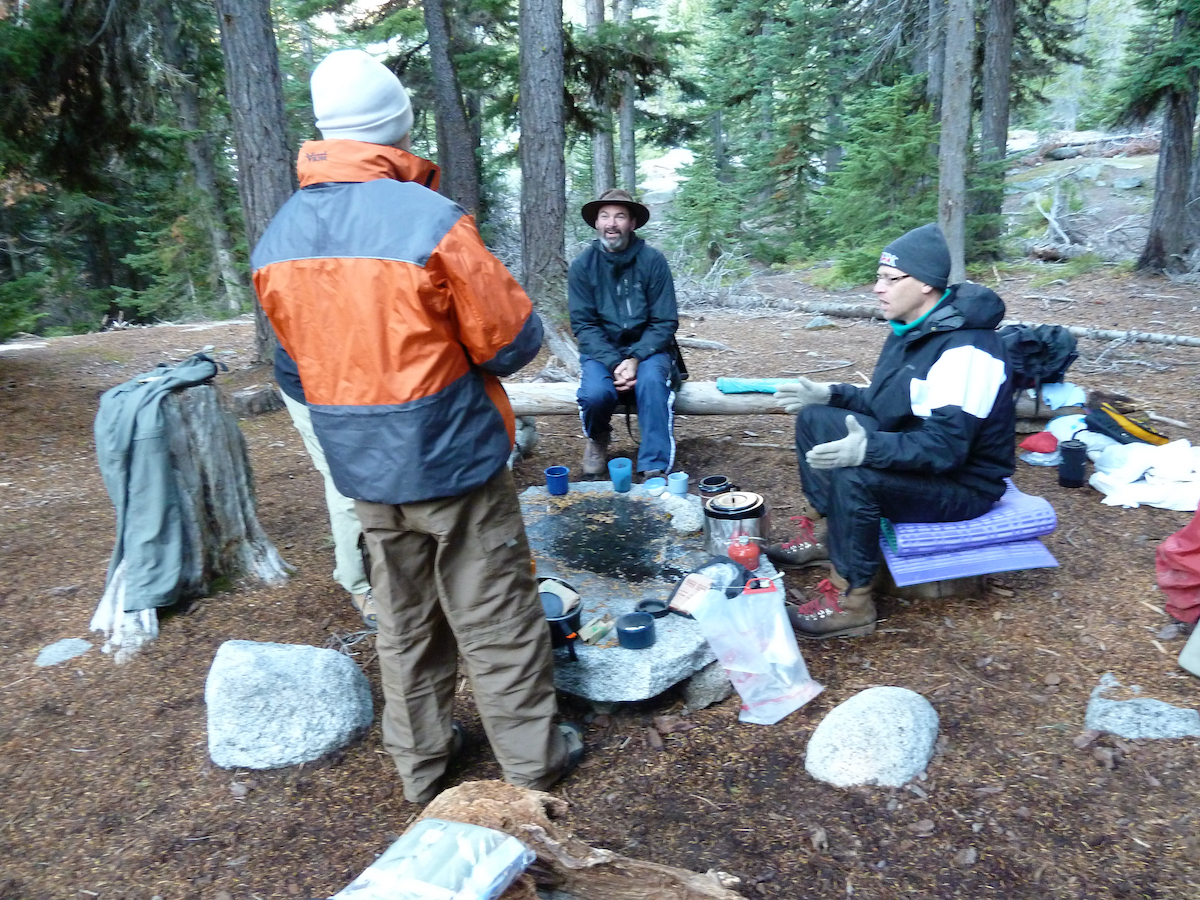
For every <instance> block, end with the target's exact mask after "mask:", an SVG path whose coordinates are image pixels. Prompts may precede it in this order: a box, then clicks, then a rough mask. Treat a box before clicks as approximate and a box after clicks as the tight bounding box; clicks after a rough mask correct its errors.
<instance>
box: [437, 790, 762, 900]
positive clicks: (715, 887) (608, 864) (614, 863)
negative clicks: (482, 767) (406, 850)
mask: <svg viewBox="0 0 1200 900" xmlns="http://www.w3.org/2000/svg"><path fill="white" fill-rule="evenodd" d="M566 812H567V803H566V801H564V800H561V799H560V798H558V797H555V796H554V795H553V794H546V793H543V792H541V791H531V790H528V789H527V788H519V787H514V786H512V785H510V784H504V783H503V782H500V781H468V782H466V783H465V784H460V785H458V786H457V787H453V788H451V789H450V790H448V791H445V792H443V793H441V794H439V795H438V796H437V797H436V798H434V800H433V802H432V803H430V804H429V805H428V806H427V807H425V811H424V812H423V813H421V818H422V819H444V820H448V821H451V822H465V823H467V824H468V825H480V826H483V827H484V828H493V829H495V830H497V831H503V832H504V833H505V834H510V835H512V836H513V837H515V838H516V839H517V840H519V841H521V842H522V843H523V844H525V845H526V846H527V847H529V848H530V849H531V850H532V851H533V852H534V853H536V854H537V861H536V862H534V863H533V865H532V866H531V867H530V868H529V870H528V871H527V872H526V873H525V874H524V875H522V876H521V878H520V879H519V880H518V881H517V882H516V883H515V884H513V885H512V887H510V888H509V889H508V891H505V893H504V894H503V895H501V900H517V898H527V897H533V896H534V882H536V884H537V886H539V887H542V888H552V889H554V890H556V891H561V892H562V893H563V894H565V895H566V896H567V897H570V898H573V900H651V898H654V900H741V897H742V895H741V894H738V893H735V892H734V891H732V890H730V887H731V886H732V885H735V884H738V883H739V882H738V879H736V878H734V877H733V876H732V875H728V874H727V873H724V872H716V871H712V870H710V871H708V872H705V873H704V874H701V873H699V872H691V871H688V870H687V869H677V868H675V867H674V866H663V865H659V864H657V863H652V862H643V861H642V860H639V859H630V858H629V857H628V856H622V855H621V854H619V853H614V852H613V851H611V850H602V849H600V848H597V847H591V846H589V845H588V844H586V843H584V842H583V841H581V840H579V838H577V837H575V835H574V834H572V833H571V832H570V831H569V830H567V828H565V827H564V826H563V824H561V822H558V821H554V820H560V819H562V818H563V817H564V816H565V815H566Z"/></svg>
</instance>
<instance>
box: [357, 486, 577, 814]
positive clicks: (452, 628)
mask: <svg viewBox="0 0 1200 900" xmlns="http://www.w3.org/2000/svg"><path fill="white" fill-rule="evenodd" d="M355 505H356V509H357V511H358V516H359V519H360V521H361V522H362V529H363V536H364V537H365V539H366V544H367V549H368V551H369V552H370V555H371V584H372V588H373V590H374V593H375V601H376V604H377V606H378V610H379V635H378V637H377V639H376V647H377V649H378V652H379V667H380V671H381V673H382V676H383V694H384V701H385V707H384V718H383V744H384V747H385V749H386V750H387V751H388V752H389V753H390V754H391V755H392V758H393V759H394V760H395V762H396V768H397V769H398V770H399V772H400V778H401V780H402V781H403V782H404V796H405V798H406V799H408V800H411V801H414V802H419V803H424V802H427V801H429V800H431V799H433V797H434V796H435V795H436V794H437V792H438V790H439V789H440V785H439V783H438V782H439V780H440V779H441V777H442V775H443V774H444V773H445V771H446V765H447V762H448V760H449V756H450V747H451V742H452V732H451V722H452V719H451V713H452V710H453V706H454V691H455V686H456V681H457V677H458V659H457V657H458V654H459V653H461V654H462V658H463V663H464V665H465V667H466V671H467V677H468V678H469V679H470V680H471V686H472V688H473V690H474V693H475V702H476V705H477V706H478V707H479V715H480V718H481V719H482V720H483V727H484V729H485V731H486V732H487V736H488V741H489V742H490V743H491V745H492V751H493V752H494V753H495V754H496V759H497V761H498V762H499V763H500V768H501V770H502V771H503V773H504V780H505V781H507V782H509V783H510V784H515V785H519V786H521V787H529V788H535V789H544V788H547V787H549V786H550V785H552V784H553V783H554V782H555V781H556V780H557V779H558V776H559V773H560V772H561V770H562V769H563V767H564V765H565V764H566V758H567V749H566V744H565V741H564V740H563V737H562V734H561V732H560V731H559V730H558V728H557V726H556V725H555V723H554V715H555V713H556V711H557V700H556V698H555V694H554V671H553V658H552V656H551V649H550V635H549V629H548V628H547V627H546V621H545V617H544V614H543V612H542V607H541V604H540V603H539V601H538V599H537V585H536V581H535V579H534V577H533V572H532V567H531V565H530V552H529V542H528V540H527V539H526V537H525V525H524V522H523V521H522V519H521V508H520V504H519V503H518V501H517V494H516V488H515V486H514V484H513V480H512V473H511V472H509V471H508V469H507V468H505V467H502V468H501V469H500V471H499V472H498V473H497V474H496V475H494V476H493V477H492V478H491V480H489V481H488V482H487V483H486V484H484V485H483V486H481V487H479V488H476V489H475V490H474V491H472V492H470V493H469V494H464V495H463V496H461V497H446V498H442V499H438V500H427V501H423V502H420V503H405V504H400V505H396V506H392V505H388V504H381V503H364V502H362V501H358V502H357V503H356V504H355Z"/></svg>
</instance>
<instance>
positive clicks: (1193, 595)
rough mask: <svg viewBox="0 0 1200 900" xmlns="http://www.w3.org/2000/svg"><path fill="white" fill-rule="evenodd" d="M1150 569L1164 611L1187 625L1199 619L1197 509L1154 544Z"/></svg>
mask: <svg viewBox="0 0 1200 900" xmlns="http://www.w3.org/2000/svg"><path fill="white" fill-rule="evenodd" d="M1154 571H1155V574H1156V575H1157V576H1158V587H1159V589H1160V590H1161V591H1162V592H1163V593H1164V594H1165V595H1166V597H1167V604H1166V606H1167V612H1168V613H1170V614H1171V615H1172V616H1174V617H1175V618H1176V619H1178V620H1179V621H1180V622H1187V623H1188V624H1189V625H1194V624H1195V623H1196V622H1197V621H1198V620H1200V511H1197V513H1196V515H1195V516H1193V517H1192V521H1190V522H1188V523H1187V525H1185V526H1184V527H1183V528H1181V529H1179V531H1177V532H1175V533H1174V534H1173V535H1171V536H1170V537H1169V538H1167V539H1166V540H1165V541H1163V542H1162V543H1161V544H1159V545H1158V550H1157V551H1156V552H1155V554H1154Z"/></svg>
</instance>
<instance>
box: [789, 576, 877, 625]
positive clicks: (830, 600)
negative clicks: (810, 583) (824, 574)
mask: <svg viewBox="0 0 1200 900" xmlns="http://www.w3.org/2000/svg"><path fill="white" fill-rule="evenodd" d="M787 614H788V619H789V620H790V621H791V623H792V629H793V630H794V631H795V632H796V636H797V637H806V638H813V639H815V640H822V639H823V638H831V637H863V636H865V635H868V634H870V633H871V632H873V631H874V630H875V595H874V591H873V590H872V589H871V587H870V586H867V587H860V588H853V589H851V590H849V591H846V592H844V593H843V592H842V591H839V590H838V588H837V585H835V584H834V583H833V582H832V581H830V580H829V579H828V578H823V579H821V582H820V583H819V584H818V585H817V597H816V599H813V600H809V601H808V602H807V603H804V604H801V605H800V606H790V605H789V606H788V607H787Z"/></svg>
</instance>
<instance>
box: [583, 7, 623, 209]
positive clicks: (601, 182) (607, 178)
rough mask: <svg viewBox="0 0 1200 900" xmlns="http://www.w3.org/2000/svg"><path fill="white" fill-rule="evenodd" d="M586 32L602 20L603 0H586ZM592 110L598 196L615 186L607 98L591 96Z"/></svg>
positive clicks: (593, 32) (594, 30) (594, 187)
mask: <svg viewBox="0 0 1200 900" xmlns="http://www.w3.org/2000/svg"><path fill="white" fill-rule="evenodd" d="M584 7H585V12H586V14H587V33H588V34H589V35H592V36H595V35H596V34H598V33H599V31H600V26H601V24H603V22H604V0H586V2H585V4H584ZM591 105H592V111H593V113H595V116H596V118H597V120H599V122H600V125H601V128H600V130H599V131H597V132H595V133H594V134H593V135H592V196H593V197H599V196H600V195H601V194H603V193H604V192H605V191H608V190H612V189H613V188H614V187H616V183H617V182H616V173H615V167H614V162H613V134H612V109H611V107H610V106H609V103H608V100H607V98H605V97H604V96H602V95H599V94H594V95H593V96H592V98H591Z"/></svg>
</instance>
